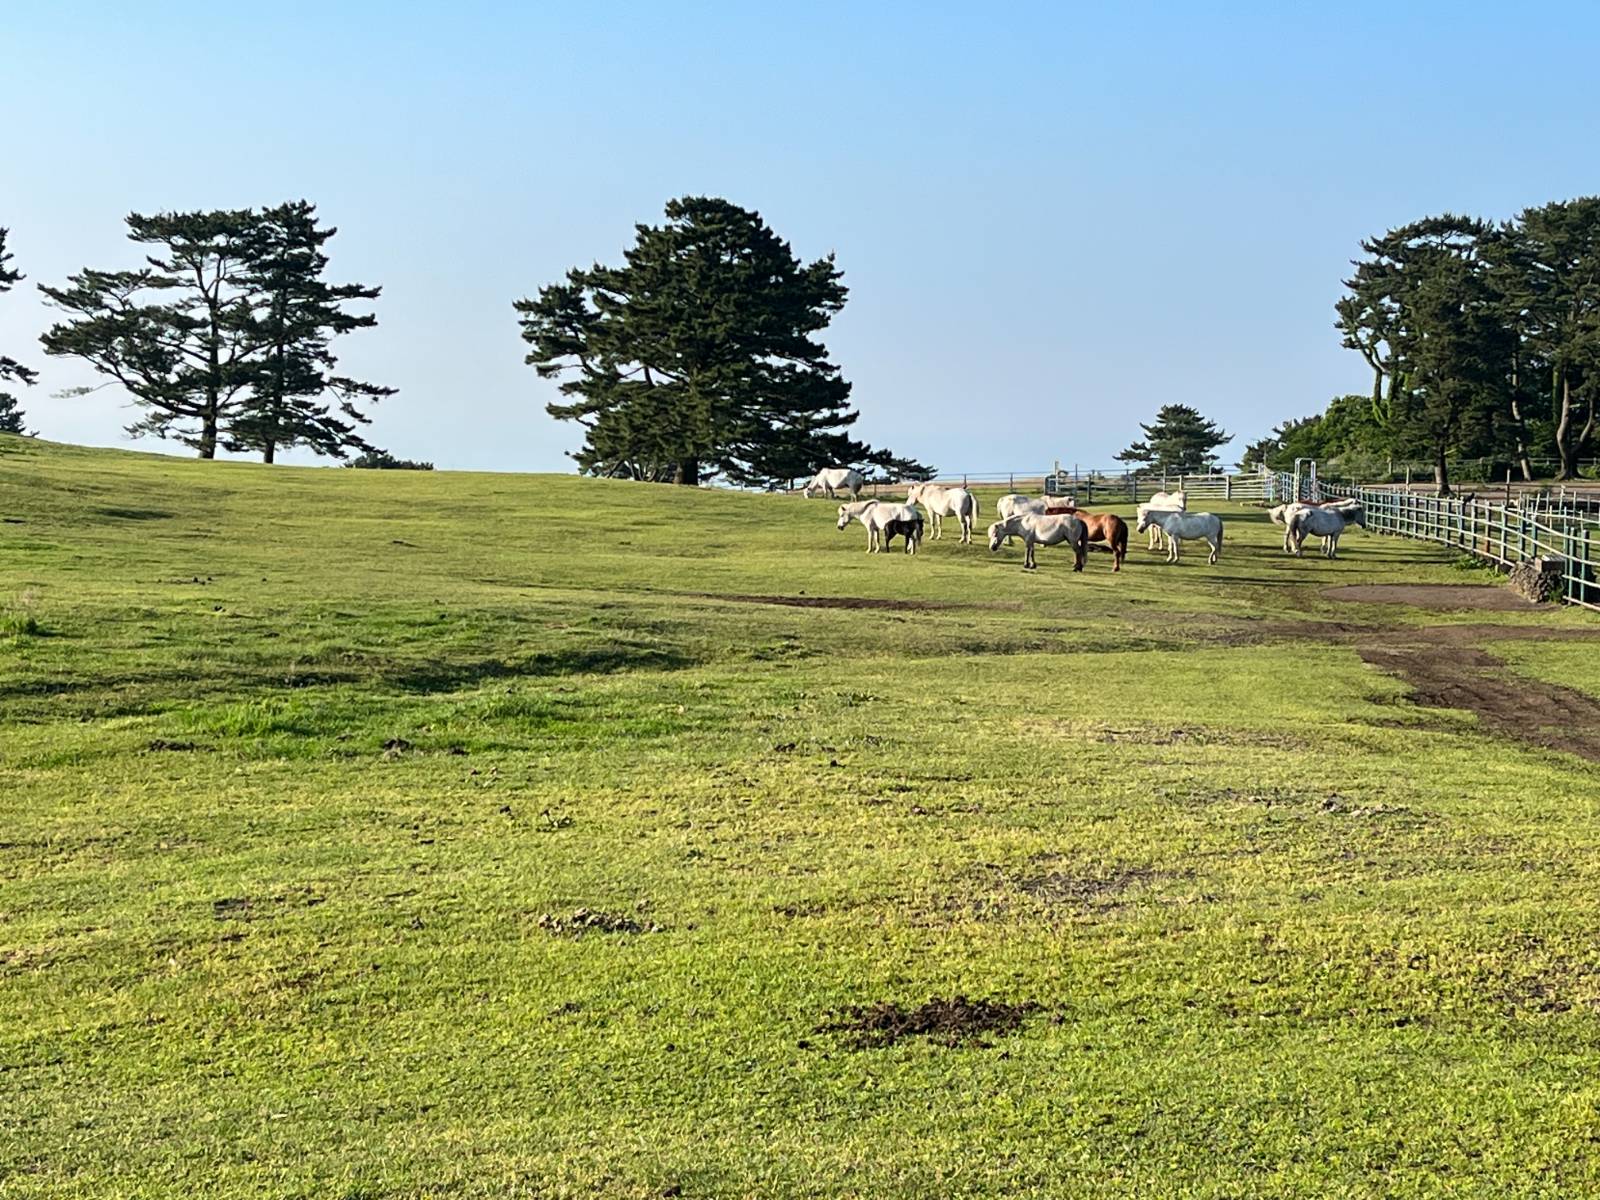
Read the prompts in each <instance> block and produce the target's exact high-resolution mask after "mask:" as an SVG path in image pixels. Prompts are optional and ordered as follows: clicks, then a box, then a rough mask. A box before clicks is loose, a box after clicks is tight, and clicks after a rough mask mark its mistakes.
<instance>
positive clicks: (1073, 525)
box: [989, 513, 1089, 571]
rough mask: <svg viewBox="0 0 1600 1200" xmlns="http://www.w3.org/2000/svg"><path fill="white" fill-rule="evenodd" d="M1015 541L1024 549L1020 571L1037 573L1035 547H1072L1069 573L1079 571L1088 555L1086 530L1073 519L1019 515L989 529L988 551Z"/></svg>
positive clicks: (1075, 518) (1034, 514) (1077, 520)
mask: <svg viewBox="0 0 1600 1200" xmlns="http://www.w3.org/2000/svg"><path fill="white" fill-rule="evenodd" d="M1010 537H1019V538H1021V539H1022V541H1023V544H1024V545H1025V546H1026V547H1027V551H1026V553H1025V554H1024V555H1023V559H1022V569H1023V570H1024V571H1033V570H1037V569H1038V566H1039V564H1038V563H1037V562H1035V561H1034V557H1033V548H1034V547H1035V546H1059V545H1060V544H1061V543H1062V542H1065V543H1066V544H1067V545H1069V546H1071V547H1072V569H1073V570H1074V571H1081V570H1083V560H1084V558H1085V556H1086V555H1087V554H1088V551H1089V530H1088V528H1087V527H1086V526H1085V525H1084V523H1083V522H1082V521H1080V520H1079V519H1078V518H1077V517H1074V516H1071V515H1064V516H1056V517H1046V516H1041V515H1039V514H1037V513H1022V514H1021V515H1019V516H1015V517H1007V518H1006V519H1005V520H1004V521H996V522H995V523H994V524H993V525H991V526H989V549H990V550H998V549H1000V547H1001V545H1003V544H1004V543H1005V541H1006V539H1007V538H1010Z"/></svg>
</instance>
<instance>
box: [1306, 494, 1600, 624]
mask: <svg viewBox="0 0 1600 1200" xmlns="http://www.w3.org/2000/svg"><path fill="white" fill-rule="evenodd" d="M1324 496H1351V497H1354V498H1356V499H1358V500H1360V501H1361V503H1362V505H1363V507H1365V509H1366V512H1367V528H1368V529H1369V530H1371V531H1372V532H1374V533H1385V534H1392V535H1395V536H1398V537H1408V538H1417V539H1420V540H1422V541H1427V542H1436V543H1438V544H1439V545H1443V546H1454V547H1456V548H1457V549H1459V550H1462V551H1465V552H1466V553H1468V554H1472V555H1475V556H1476V557H1478V558H1482V559H1485V560H1487V561H1489V562H1492V563H1496V564H1498V565H1500V566H1503V567H1512V566H1515V565H1516V564H1517V563H1520V562H1526V561H1527V560H1529V559H1533V558H1543V559H1546V560H1549V561H1552V562H1554V563H1556V564H1558V565H1559V566H1560V568H1561V598H1562V599H1563V600H1565V601H1566V602H1567V603H1569V604H1581V605H1583V606H1584V607H1586V608H1593V609H1597V610H1600V512H1597V511H1596V509H1595V507H1594V506H1593V505H1592V504H1591V503H1590V502H1589V501H1587V500H1583V499H1574V500H1572V501H1570V502H1569V501H1566V500H1562V501H1560V502H1558V503H1550V502H1546V503H1543V504H1539V503H1533V504H1520V503H1513V504H1509V505H1507V504H1497V503H1494V502H1491V501H1488V500H1479V499H1477V498H1476V497H1473V498H1465V497H1464V498H1455V497H1448V496H1444V497H1441V496H1422V495H1418V494H1416V493H1415V492H1410V491H1405V490H1401V489H1396V488H1382V487H1349V486H1343V485H1328V484H1318V485H1317V486H1316V487H1315V488H1314V489H1313V494H1312V495H1311V496H1309V497H1307V498H1308V499H1312V500H1320V499H1322V498H1323V497H1324Z"/></svg>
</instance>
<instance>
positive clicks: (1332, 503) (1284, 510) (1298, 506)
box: [1267, 497, 1365, 554]
mask: <svg viewBox="0 0 1600 1200" xmlns="http://www.w3.org/2000/svg"><path fill="white" fill-rule="evenodd" d="M1307 508H1328V509H1333V510H1335V511H1337V512H1353V511H1356V510H1358V509H1361V511H1363V512H1365V510H1364V509H1362V505H1361V501H1359V500H1354V499H1350V498H1349V497H1341V498H1340V499H1337V500H1324V501H1323V502H1322V503H1321V504H1308V503H1305V502H1304V501H1300V500H1291V501H1290V502H1289V503H1288V504H1277V505H1274V506H1273V507H1271V508H1269V509H1267V516H1268V517H1269V518H1271V520H1272V523H1273V524H1274V525H1282V526H1283V552H1284V553H1285V554H1294V553H1295V547H1294V541H1293V539H1292V536H1291V534H1290V532H1289V521H1290V519H1291V518H1292V517H1293V516H1294V515H1295V514H1296V513H1297V512H1300V511H1301V510H1302V509H1307ZM1362 527H1363V528H1365V524H1363V526H1362ZM1322 549H1323V552H1324V553H1326V552H1327V549H1328V539H1327V538H1323V539H1322Z"/></svg>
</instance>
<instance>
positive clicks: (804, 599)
mask: <svg viewBox="0 0 1600 1200" xmlns="http://www.w3.org/2000/svg"><path fill="white" fill-rule="evenodd" d="M689 595H691V596H694V597H695V598H697V599H700V600H726V601H728V602H729V603H732V604H778V605H782V606H784V607H786V608H854V609H861V608H869V609H879V610H881V611H884V612H935V611H953V610H962V609H969V610H970V609H988V610H990V611H994V610H1004V611H1006V612H1021V611H1022V602H1021V601H1019V600H994V601H990V602H988V603H984V604H970V603H963V602H961V601H956V600H881V599H876V598H874V597H871V596H763V595H754V594H743V593H737V592H735V593H722V592H690V593H689Z"/></svg>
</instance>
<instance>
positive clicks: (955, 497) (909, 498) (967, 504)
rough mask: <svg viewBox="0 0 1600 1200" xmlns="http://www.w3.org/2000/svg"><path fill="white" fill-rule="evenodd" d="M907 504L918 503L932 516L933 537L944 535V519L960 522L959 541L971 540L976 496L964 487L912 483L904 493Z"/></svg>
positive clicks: (975, 512)
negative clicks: (948, 518)
mask: <svg viewBox="0 0 1600 1200" xmlns="http://www.w3.org/2000/svg"><path fill="white" fill-rule="evenodd" d="M906 503H907V504H920V505H922V507H924V508H926V509H927V510H928V514H929V515H930V516H932V517H933V537H934V540H935V541H938V540H939V539H940V538H942V537H943V536H944V519H945V518H946V517H955V518H957V519H958V520H960V522H961V541H962V543H963V544H966V543H968V542H970V541H972V521H973V518H975V517H976V516H977V515H978V498H977V497H976V496H974V495H973V494H972V493H971V492H969V491H967V489H966V488H964V487H943V486H942V485H940V484H937V483H913V484H912V485H911V488H910V490H909V491H908V492H907V493H906Z"/></svg>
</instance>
